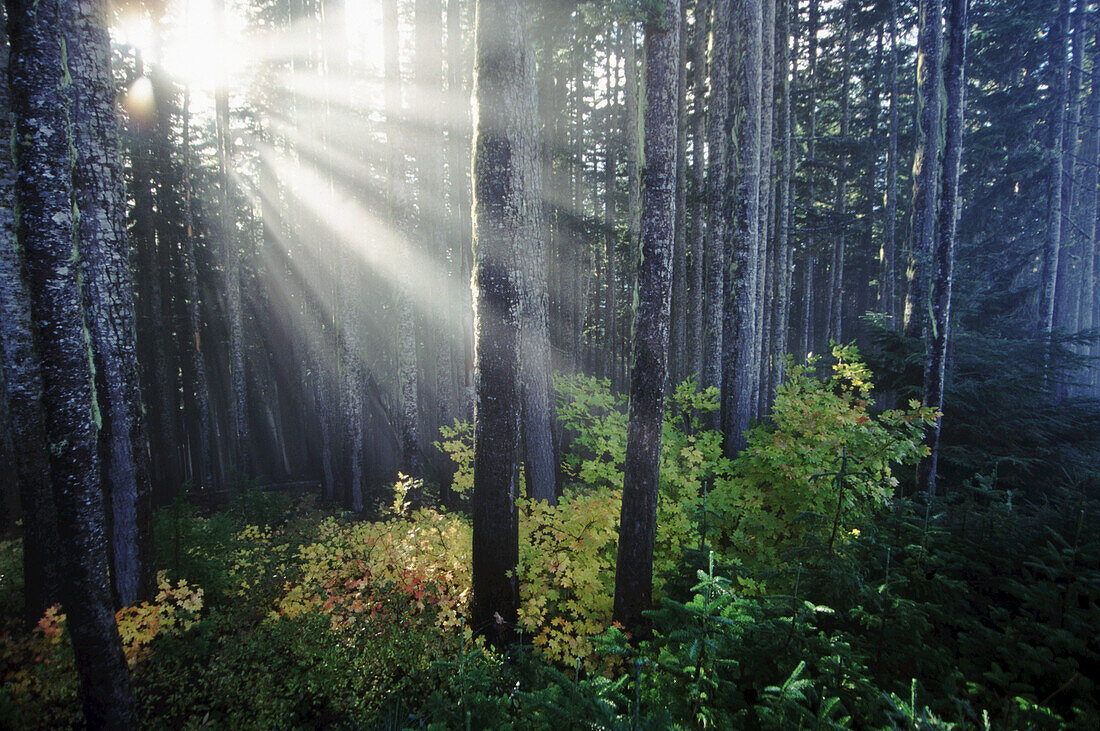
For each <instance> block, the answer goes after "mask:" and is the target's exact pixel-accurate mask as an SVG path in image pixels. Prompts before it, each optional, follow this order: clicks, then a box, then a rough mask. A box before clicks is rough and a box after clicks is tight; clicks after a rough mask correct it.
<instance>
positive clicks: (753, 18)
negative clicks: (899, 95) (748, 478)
mask: <svg viewBox="0 0 1100 731" xmlns="http://www.w3.org/2000/svg"><path fill="white" fill-rule="evenodd" d="M735 5H736V7H737V16H736V17H737V24H738V25H737V27H738V28H740V29H741V36H740V39H739V43H740V47H739V49H738V53H737V54H736V55H735V58H736V60H737V61H736V64H735V67H736V70H737V71H736V77H735V79H734V81H735V87H736V88H737V89H738V103H737V107H736V108H735V110H734V112H735V114H736V115H737V119H738V120H740V123H739V126H738V129H737V131H736V133H735V134H736V136H737V141H738V150H737V154H738V166H737V172H738V180H737V187H736V190H732V191H731V198H732V202H733V208H734V210H733V215H732V216H731V217H730V218H731V227H732V229H733V231H732V233H733V235H732V236H728V237H727V239H726V260H727V261H728V262H730V265H729V273H728V274H727V276H726V285H725V290H726V303H725V312H724V313H723V320H724V329H723V330H724V332H723V334H722V342H723V343H725V344H726V346H727V348H728V349H729V350H730V351H731V352H730V354H729V356H728V357H726V359H725V361H724V362H723V364H722V370H723V377H722V382H723V389H722V400H723V407H724V408H723V410H724V411H725V412H726V415H725V417H724V422H725V433H726V454H727V456H730V457H733V456H735V455H736V454H737V453H738V452H740V451H741V450H742V449H743V448H744V446H745V432H747V431H748V429H749V426H751V423H752V409H753V404H754V402H755V399H754V398H753V386H754V383H755V381H756V378H754V376H753V369H754V367H755V361H754V358H753V353H754V346H753V339H754V338H755V337H756V333H755V331H754V326H753V312H754V311H755V308H756V256H755V254H756V241H757V237H758V236H759V235H760V227H759V223H760V218H759V208H760V111H761V93H760V90H761V84H760V76H761V68H762V64H761V61H762V59H761V54H760V51H761V36H762V27H761V25H762V8H761V0H736V2H735ZM731 187H732V186H731Z"/></svg>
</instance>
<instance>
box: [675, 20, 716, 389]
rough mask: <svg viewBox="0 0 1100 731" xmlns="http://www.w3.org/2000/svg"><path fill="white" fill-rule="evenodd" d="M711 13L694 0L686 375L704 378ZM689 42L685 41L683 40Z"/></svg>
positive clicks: (699, 380) (699, 379)
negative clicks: (687, 354) (708, 41)
mask: <svg viewBox="0 0 1100 731" xmlns="http://www.w3.org/2000/svg"><path fill="white" fill-rule="evenodd" d="M709 16H710V0H695V10H694V12H693V14H692V17H693V20H694V23H693V27H692V44H691V45H692V51H691V75H692V107H691V109H692V115H691V181H690V183H691V198H690V199H689V202H690V204H691V216H690V221H691V241H690V247H689V248H690V255H691V321H690V335H689V337H688V339H689V340H690V342H691V360H690V363H689V364H688V366H689V369H688V371H687V374H686V375H691V376H693V377H694V378H695V379H696V382H697V383H699V382H701V378H702V374H703V340H704V332H705V330H704V325H703V314H704V310H705V305H706V292H705V291H704V282H705V279H704V273H705V269H704V260H705V251H706V248H705V242H706V239H705V237H704V233H705V231H706V215H705V211H706V190H705V188H704V180H705V175H704V168H705V166H706V162H705V160H706V158H705V154H704V153H705V150H706V118H707V113H706V94H707V57H706V53H707V21H708V18H709ZM682 42H686V41H682Z"/></svg>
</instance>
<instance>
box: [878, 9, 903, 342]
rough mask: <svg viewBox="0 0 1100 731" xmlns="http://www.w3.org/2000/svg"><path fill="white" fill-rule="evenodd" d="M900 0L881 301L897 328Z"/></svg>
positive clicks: (893, 24)
mask: <svg viewBox="0 0 1100 731" xmlns="http://www.w3.org/2000/svg"><path fill="white" fill-rule="evenodd" d="M899 103H900V99H899V96H898V0H890V148H889V159H888V160H887V162H886V214H885V216H886V219H885V222H886V233H885V243H884V245H883V253H882V257H881V258H882V268H881V270H880V271H879V277H880V279H881V281H882V285H881V288H880V291H881V293H882V294H881V301H880V303H879V307H880V308H881V310H882V312H883V313H885V314H886V317H887V318H888V319H887V321H888V322H889V323H890V325H891V327H894V328H897V327H898V322H897V317H898V294H897V281H898V277H897V267H896V261H897V250H898V245H897V240H898V239H897V230H898V104H899Z"/></svg>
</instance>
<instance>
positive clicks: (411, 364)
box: [382, 0, 423, 477]
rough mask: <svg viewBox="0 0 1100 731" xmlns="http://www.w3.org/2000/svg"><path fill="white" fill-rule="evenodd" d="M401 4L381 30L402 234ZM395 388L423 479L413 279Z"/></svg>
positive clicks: (401, 316)
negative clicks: (399, 20) (399, 18)
mask: <svg viewBox="0 0 1100 731" xmlns="http://www.w3.org/2000/svg"><path fill="white" fill-rule="evenodd" d="M397 22H398V21H397V0H384V2H383V3H382V28H383V48H384V60H383V64H384V69H383V71H384V74H385V91H384V93H385V100H384V104H385V111H386V143H387V145H388V146H389V185H390V192H391V196H392V200H393V214H394V218H395V219H396V221H397V224H396V225H397V227H398V230H399V231H401V232H403V231H404V229H405V226H406V223H407V220H408V216H409V202H408V191H407V190H406V185H405V153H404V151H403V149H402V147H403V142H404V139H405V135H404V133H403V131H402V124H404V117H403V114H402V105H401V63H400V56H399V52H400V47H399V46H400V44H399V41H400V39H399V37H398V25H397ZM399 289H400V291H399V292H398V298H399V304H398V333H399V334H398V343H397V383H398V392H399V394H400V400H401V468H402V470H404V472H405V473H406V474H408V475H411V476H413V477H419V476H420V474H421V471H422V469H423V460H422V457H421V453H420V398H419V384H418V381H417V379H418V375H419V371H418V369H417V365H416V350H417V348H416V317H415V315H414V313H413V307H412V301H413V297H414V292H413V287H412V283H411V281H410V279H409V278H407V277H406V278H405V280H404V281H402V282H400V283H399Z"/></svg>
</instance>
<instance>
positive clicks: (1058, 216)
mask: <svg viewBox="0 0 1100 731" xmlns="http://www.w3.org/2000/svg"><path fill="white" fill-rule="evenodd" d="M1070 6H1071V0H1062V2H1061V9H1060V11H1059V20H1058V31H1057V34H1056V41H1057V42H1056V43H1055V44H1054V46H1053V50H1052V59H1051V62H1052V63H1051V65H1052V68H1053V69H1054V73H1055V74H1056V77H1055V78H1056V81H1055V92H1054V96H1053V99H1052V113H1053V115H1054V118H1055V123H1054V127H1053V129H1054V132H1053V135H1052V140H1051V143H1052V144H1051V147H1052V148H1053V149H1052V152H1051V156H1052V160H1051V171H1050V210H1049V221H1048V226H1047V238H1046V242H1045V245H1044V246H1043V280H1042V283H1041V289H1040V292H1039V328H1040V332H1041V334H1042V335H1043V336H1045V337H1048V338H1049V337H1050V335H1051V332H1052V331H1053V329H1054V307H1055V293H1056V292H1057V291H1058V290H1057V288H1058V260H1059V258H1060V257H1061V255H1062V253H1061V249H1062V175H1063V173H1064V171H1063V167H1062V166H1063V164H1064V157H1065V156H1064V154H1063V152H1064V150H1065V138H1066V88H1067V86H1068V84H1069V82H1068V79H1067V77H1068V72H1069V69H1068V66H1069V38H1070V34H1069V18H1070Z"/></svg>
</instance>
